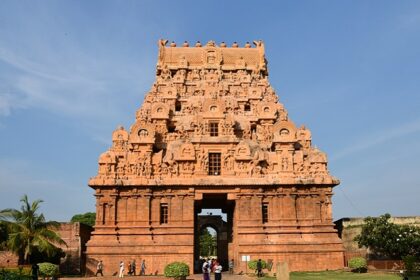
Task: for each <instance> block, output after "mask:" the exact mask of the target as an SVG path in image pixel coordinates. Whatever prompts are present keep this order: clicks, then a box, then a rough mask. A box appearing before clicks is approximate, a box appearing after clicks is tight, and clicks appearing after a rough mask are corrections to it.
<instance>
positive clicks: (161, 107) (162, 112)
mask: <svg viewBox="0 0 420 280" xmlns="http://www.w3.org/2000/svg"><path fill="white" fill-rule="evenodd" d="M151 119H152V120H167V119H169V106H168V105H166V104H165V103H161V102H159V103H156V104H154V105H153V107H152V111H151Z"/></svg>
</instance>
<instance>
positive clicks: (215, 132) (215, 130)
mask: <svg viewBox="0 0 420 280" xmlns="http://www.w3.org/2000/svg"><path fill="white" fill-rule="evenodd" d="M209 132H210V136H212V137H214V136H219V123H218V122H210V123H209Z"/></svg>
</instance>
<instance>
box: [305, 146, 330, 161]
mask: <svg viewBox="0 0 420 280" xmlns="http://www.w3.org/2000/svg"><path fill="white" fill-rule="evenodd" d="M309 161H310V162H312V163H324V164H325V163H327V155H326V154H325V153H324V152H321V151H320V150H319V149H318V148H313V149H311V151H310V152H309Z"/></svg>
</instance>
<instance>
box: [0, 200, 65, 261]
mask: <svg viewBox="0 0 420 280" xmlns="http://www.w3.org/2000/svg"><path fill="white" fill-rule="evenodd" d="M20 201H21V202H22V206H21V209H20V211H19V210H16V209H4V210H1V211H0V220H2V221H3V222H4V223H6V225H7V232H8V238H7V243H6V246H7V248H8V249H9V250H11V251H14V252H16V253H18V254H19V255H20V256H22V257H23V259H24V261H25V262H26V263H30V257H31V255H32V254H33V253H35V252H40V253H44V254H46V255H47V256H53V255H56V254H57V252H58V251H60V248H58V247H57V245H65V244H66V243H65V242H64V241H63V240H62V239H61V238H60V236H59V235H58V233H57V232H55V231H54V229H58V227H59V226H60V224H59V223H57V222H53V221H49V222H47V221H46V220H45V217H44V215H43V214H38V213H37V212H38V210H39V207H40V204H41V203H42V202H43V201H42V200H35V201H33V202H32V203H30V202H29V200H28V197H27V196H26V195H24V196H23V197H22V199H21V200H20Z"/></svg>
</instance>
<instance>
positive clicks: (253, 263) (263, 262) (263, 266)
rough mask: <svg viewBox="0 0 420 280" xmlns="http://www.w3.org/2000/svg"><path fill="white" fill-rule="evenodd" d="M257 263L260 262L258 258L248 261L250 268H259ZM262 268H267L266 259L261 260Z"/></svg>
mask: <svg viewBox="0 0 420 280" xmlns="http://www.w3.org/2000/svg"><path fill="white" fill-rule="evenodd" d="M257 263H258V260H252V261H250V262H248V267H249V269H252V270H256V269H257ZM261 268H262V269H266V268H267V262H266V261H265V260H261Z"/></svg>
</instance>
